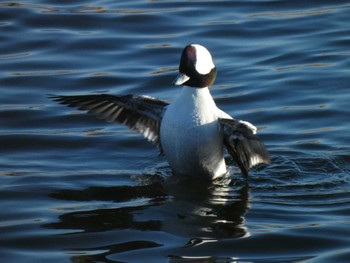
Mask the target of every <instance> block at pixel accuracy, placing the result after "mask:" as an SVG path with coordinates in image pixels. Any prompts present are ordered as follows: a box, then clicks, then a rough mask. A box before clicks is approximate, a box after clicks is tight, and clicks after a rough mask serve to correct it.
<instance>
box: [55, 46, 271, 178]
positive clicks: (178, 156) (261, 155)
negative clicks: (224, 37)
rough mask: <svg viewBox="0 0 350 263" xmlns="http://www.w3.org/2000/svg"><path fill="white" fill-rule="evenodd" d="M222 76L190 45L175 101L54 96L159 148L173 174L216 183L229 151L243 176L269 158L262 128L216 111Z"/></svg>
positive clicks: (223, 171) (199, 48)
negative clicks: (213, 89) (259, 132)
mask: <svg viewBox="0 0 350 263" xmlns="http://www.w3.org/2000/svg"><path fill="white" fill-rule="evenodd" d="M216 75H217V70H216V66H215V63H214V60H213V58H212V55H211V54H210V52H209V51H208V49H207V48H205V47H204V46H202V45H200V44H189V45H187V46H186V47H185V48H184V49H183V51H182V54H181V58H180V64H179V74H178V76H177V77H176V79H175V80H174V82H173V84H174V85H176V86H182V89H181V90H180V92H179V94H178V95H177V97H176V98H175V99H174V100H173V101H172V102H171V103H169V102H167V101H165V100H161V99H158V98H154V97H150V96H146V95H136V94H128V95H121V96H117V95H112V94H96V95H73V96H64V95H51V96H50V97H51V99H53V100H54V101H57V102H58V103H61V104H65V105H67V106H70V107H75V108H77V109H79V110H81V111H85V112H87V113H89V114H92V115H95V116H96V117H98V118H100V119H103V120H105V121H107V122H111V123H119V124H124V125H126V126H127V127H128V128H130V129H131V130H134V131H136V132H138V133H140V134H142V135H143V136H144V138H146V139H147V140H148V141H150V142H152V143H153V144H154V145H155V146H157V147H158V148H159V149H160V152H161V153H162V154H163V155H164V156H165V158H166V160H167V162H168V163H169V166H170V168H171V170H172V173H173V174H174V175H179V176H190V177H196V178H205V179H209V180H215V179H217V178H220V177H222V176H224V175H227V173H228V168H227V164H226V162H225V152H227V153H228V155H229V156H231V158H232V160H233V161H234V162H235V163H236V164H237V166H238V167H239V169H240V171H241V173H242V174H243V175H244V176H245V177H247V176H248V172H249V169H250V168H252V167H253V166H256V165H258V164H260V163H264V164H269V163H270V158H269V154H268V152H267V150H266V147H265V145H264V143H263V142H262V140H261V139H260V138H259V137H258V135H257V134H256V133H257V128H256V127H255V126H254V125H253V124H251V123H249V122H247V121H243V120H238V119H235V118H233V117H231V116H230V115H229V114H227V113H226V112H224V111H222V110H221V109H219V108H218V107H217V106H216V103H215V101H214V99H213V97H212V96H211V94H210V90H209V88H210V87H211V86H212V85H213V83H214V81H215V79H216Z"/></svg>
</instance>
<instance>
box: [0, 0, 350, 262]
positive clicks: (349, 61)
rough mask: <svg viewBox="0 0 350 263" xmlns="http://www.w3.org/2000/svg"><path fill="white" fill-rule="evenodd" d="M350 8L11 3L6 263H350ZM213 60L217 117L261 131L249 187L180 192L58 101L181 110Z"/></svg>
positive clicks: (0, 133) (134, 140)
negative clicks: (186, 80) (185, 70)
mask: <svg viewBox="0 0 350 263" xmlns="http://www.w3.org/2000/svg"><path fill="white" fill-rule="evenodd" d="M349 14H350V4H349V3H348V1H328V2H327V1H320V0H318V1H316V0H315V1H277V0H276V1H257V0H256V1H205V2H200V1H141V0H135V1H108V0H104V1H103V0H101V1H90V2H89V1H83V0H80V1H58V0H50V1H39V0H37V1H35V0H33V1H22V2H1V3H0V40H1V45H0V92H1V93H0V94H1V96H0V123H1V127H0V145H1V146H0V153H1V157H0V181H1V183H0V185H1V186H0V200H1V201H0V211H1V213H0V259H1V262H43V261H45V262H47V261H48V260H50V261H52V262H181V263H182V262H186V263H187V262H220V263H221V262H347V261H349V258H350V252H349V246H350V238H349V236H350V220H349V215H350V210H349V204H350V179H349V170H350V165H349V164H350V157H349V152H350V151H349V150H350V149H349V130H350V124H349V113H350V111H349V99H350V95H349V83H350V74H349V72H350V71H349V69H350V51H349V45H350V37H349V30H350V25H349V22H348V21H349V18H350V17H349ZM188 43H200V44H202V45H204V46H206V47H208V49H209V50H210V51H211V53H212V54H213V56H214V58H215V60H216V64H217V68H218V77H217V80H216V83H215V84H214V86H213V87H212V89H211V92H212V95H213V96H214V98H215V100H216V102H217V104H218V106H219V107H220V108H222V109H223V110H225V111H226V112H228V113H230V114H231V115H233V116H235V117H236V118H240V119H243V120H247V121H250V122H252V123H254V124H255V125H257V126H258V127H259V129H260V131H259V133H260V136H261V138H262V139H263V140H264V142H265V143H266V146H267V148H268V150H269V152H270V154H271V159H272V164H271V165H269V166H260V167H257V168H256V169H253V170H252V171H251V173H250V177H249V179H248V180H246V181H245V180H244V179H243V178H242V176H241V175H240V173H239V172H238V170H237V168H236V167H235V166H234V165H233V164H232V163H231V162H229V168H230V170H231V172H232V176H231V179H232V180H231V182H220V183H218V184H207V183H202V182H198V181H191V180H187V181H179V180H177V179H176V178H173V177H172V176H171V173H170V171H169V167H168V165H167V163H166V161H165V159H164V157H159V156H158V150H157V149H156V148H154V147H153V146H152V145H151V144H150V143H148V142H146V141H144V140H143V138H142V137H141V136H139V135H137V134H134V133H131V132H128V130H127V129H126V128H124V127H123V126H117V125H112V124H107V123H104V122H103V121H100V120H97V119H95V118H94V117H91V116H87V115H85V114H83V113H81V112H77V111H76V110H74V109H72V108H67V107H64V106H62V105H58V104H57V103H55V102H52V101H50V100H49V99H48V98H47V94H61V95H72V94H94V93H112V94H129V93H136V94H148V95H152V96H155V97H159V98H161V99H165V100H171V99H173V98H174V97H175V96H176V95H177V93H178V92H179V88H178V87H175V86H171V85H170V83H171V81H172V80H173V79H174V78H175V76H176V71H177V67H178V60H179V57H180V54H181V51H182V48H183V47H184V46H185V45H187V44H188Z"/></svg>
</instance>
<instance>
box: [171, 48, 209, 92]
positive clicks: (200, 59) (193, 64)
mask: <svg viewBox="0 0 350 263" xmlns="http://www.w3.org/2000/svg"><path fill="white" fill-rule="evenodd" d="M179 71H180V74H179V76H178V77H177V78H176V79H175V81H174V82H173V83H174V85H185V86H190V87H194V88H204V87H209V86H211V85H212V84H213V83H214V81H215V78H216V67H215V64H214V62H213V58H212V57H211V55H210V53H209V51H208V50H207V49H206V48H205V47H203V46H201V45H198V44H191V45H188V46H186V47H185V48H184V50H183V51H182V55H181V60H180V66H179Z"/></svg>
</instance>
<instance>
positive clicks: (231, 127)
mask: <svg viewBox="0 0 350 263" xmlns="http://www.w3.org/2000/svg"><path fill="white" fill-rule="evenodd" d="M219 126H220V131H221V132H222V133H223V135H224V144H225V146H226V148H227V152H228V153H229V154H230V155H231V156H232V158H233V160H234V161H235V162H236V163H237V164H238V167H239V168H240V169H241V171H242V173H243V174H244V175H245V176H248V170H249V169H250V168H251V167H253V166H254V165H257V164H259V163H266V164H269V163H270V158H269V155H268V153H267V151H266V148H265V145H264V143H263V142H262V141H261V140H260V139H259V137H258V136H257V135H256V134H255V133H256V128H255V127H254V126H253V125H251V124H250V123H248V122H244V121H238V120H234V119H219Z"/></svg>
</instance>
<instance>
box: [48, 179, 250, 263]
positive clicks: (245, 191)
mask: <svg viewBox="0 0 350 263" xmlns="http://www.w3.org/2000/svg"><path fill="white" fill-rule="evenodd" d="M144 176H146V177H149V175H142V176H138V177H139V178H142V177H144ZM152 180H153V183H150V181H149V178H147V182H148V183H149V184H147V185H142V184H138V185H135V186H113V187H89V188H86V189H82V190H60V191H56V192H54V193H51V194H50V196H51V197H52V198H55V199H62V200H67V201H71V202H74V203H76V202H77V201H80V202H88V201H112V202H113V203H114V205H113V207H109V208H106V209H103V208H102V209H101V208H99V209H89V210H85V211H80V210H79V211H74V212H68V213H64V214H62V215H60V216H59V221H58V222H55V223H49V224H45V225H44V226H45V227H46V228H52V229H59V230H64V229H65V230H67V234H65V235H74V234H78V235H79V234H81V233H93V232H97V233H98V232H103V231H110V230H113V231H114V230H118V229H120V230H125V229H129V230H136V231H163V232H166V233H169V234H174V235H177V236H182V237H184V238H185V239H187V242H186V243H184V244H183V247H192V246H198V245H201V244H204V243H207V242H216V241H218V240H221V239H226V238H239V237H245V236H247V235H248V234H249V233H248V230H247V228H246V226H245V218H244V216H245V214H246V213H247V211H248V209H249V191H250V190H249V187H248V186H247V185H245V184H242V185H230V184H229V182H230V180H228V181H224V180H223V181H221V182H218V184H212V183H209V182H208V183H203V182H200V181H197V180H195V179H183V178H181V179H180V178H176V179H174V178H172V177H171V178H165V179H164V178H160V177H155V176H153V178H152ZM231 184H232V183H231ZM140 202H143V203H144V204H143V205H140ZM56 209H59V208H56ZM157 246H162V244H158V243H156V242H149V241H127V242H123V243H116V244H111V245H108V246H98V247H93V248H91V247H85V248H84V247H80V248H75V247H72V248H67V250H68V251H71V252H74V254H77V253H78V252H79V253H83V252H84V253H87V254H88V255H85V254H84V255H81V256H77V255H76V256H74V258H75V259H77V258H80V257H81V258H89V259H93V260H96V261H98V260H102V259H103V260H105V259H106V258H105V257H106V256H108V255H111V254H116V253H121V252H123V251H132V250H136V249H144V248H152V247H157Z"/></svg>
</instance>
